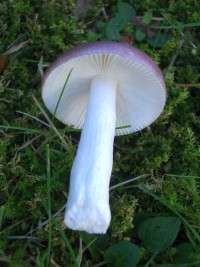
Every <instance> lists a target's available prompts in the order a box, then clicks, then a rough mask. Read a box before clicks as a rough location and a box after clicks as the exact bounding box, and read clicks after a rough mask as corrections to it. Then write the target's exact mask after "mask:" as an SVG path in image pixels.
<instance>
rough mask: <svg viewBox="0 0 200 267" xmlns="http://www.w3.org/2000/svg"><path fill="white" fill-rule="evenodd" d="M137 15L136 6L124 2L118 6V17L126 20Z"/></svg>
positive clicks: (130, 19)
mask: <svg viewBox="0 0 200 267" xmlns="http://www.w3.org/2000/svg"><path fill="white" fill-rule="evenodd" d="M135 15H136V12H135V10H134V8H133V7H132V6H131V5H129V4H127V3H124V2H121V3H120V4H119V6H118V11H117V14H116V17H119V18H122V19H124V20H125V21H132V20H133V19H134V17H135Z"/></svg>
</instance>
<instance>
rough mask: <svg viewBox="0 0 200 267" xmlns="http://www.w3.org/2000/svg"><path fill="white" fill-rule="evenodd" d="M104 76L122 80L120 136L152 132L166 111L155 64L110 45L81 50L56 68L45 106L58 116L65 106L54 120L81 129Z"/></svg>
mask: <svg viewBox="0 0 200 267" xmlns="http://www.w3.org/2000/svg"><path fill="white" fill-rule="evenodd" d="M70 71H71V74H70V77H69V80H68V82H67V84H66V86H65V88H64V89H63V87H64V85H65V83H66V79H67V77H68V75H69V73H70ZM99 74H101V75H102V74H103V75H106V76H108V77H110V78H112V79H114V80H115V81H117V88H116V90H117V97H116V117H117V119H116V135H123V134H130V133H132V132H136V131H139V130H141V129H143V128H145V127H147V126H148V125H150V124H151V123H152V122H153V121H155V120H156V119H157V118H158V117H159V115H160V114H161V112H162V111H163V108H164V105H165V101H166V87H165V82H164V79H163V76H162V73H161V71H160V69H159V68H158V66H157V65H156V64H155V62H154V61H153V60H152V59H151V58H150V57H149V56H147V55H146V54H145V53H143V52H142V51H140V50H139V49H137V48H134V47H132V46H130V45H128V44H124V43H116V42H106V41H103V42H93V43H89V44H83V45H79V46H77V47H75V48H73V49H71V50H70V51H68V52H67V53H64V54H62V55H61V56H60V57H58V58H57V59H56V60H55V61H54V62H53V63H52V64H51V66H50V67H49V68H48V70H47V71H46V73H45V76H44V80H43V83H42V98H43V101H44V103H45V105H46V106H47V108H48V109H49V111H50V112H51V113H52V114H54V111H55V109H56V106H57V103H58V101H60V102H59V105H58V107H57V110H56V114H55V117H56V118H57V119H58V120H60V121H62V122H63V123H65V124H66V125H69V126H71V127H74V128H77V129H81V128H82V127H83V124H84V120H85V115H86V110H87V104H88V101H89V95H90V84H91V80H92V78H93V77H94V76H96V75H99ZM62 92H63V94H62V96H61V93H62ZM59 98H60V100H59Z"/></svg>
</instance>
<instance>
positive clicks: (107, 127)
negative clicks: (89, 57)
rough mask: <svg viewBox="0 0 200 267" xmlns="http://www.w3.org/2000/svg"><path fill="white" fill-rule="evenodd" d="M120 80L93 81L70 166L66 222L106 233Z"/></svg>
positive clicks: (109, 215) (88, 230) (101, 79)
mask: <svg viewBox="0 0 200 267" xmlns="http://www.w3.org/2000/svg"><path fill="white" fill-rule="evenodd" d="M116 90H117V83H116V81H114V80H111V79H110V78H107V77H106V76H105V75H98V76H95V77H94V78H93V79H92V81H91V91H90V98H89V103H88V108H87V113H86V118H85V122H84V127H83V131H82V135H81V139H80V143H79V147H78V151H77V154H76V157H75V161H74V164H73V167H72V170H71V177H70V191H69V198H68V202H67V207H66V213H65V224H66V225H67V226H68V227H69V228H71V229H74V230H83V231H86V232H89V233H105V232H106V230H107V228H108V226H109V224H110V219H111V214H110V207H109V183H110V176H111V172H112V164H113V141H114V136H115V124H116Z"/></svg>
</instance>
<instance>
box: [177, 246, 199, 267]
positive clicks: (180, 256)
mask: <svg viewBox="0 0 200 267" xmlns="http://www.w3.org/2000/svg"><path fill="white" fill-rule="evenodd" d="M186 251H187V253H185V252H186ZM194 252H195V250H194V247H193V246H192V245H191V244H190V243H183V244H181V245H179V246H178V247H177V252H176V254H175V255H174V262H175V263H186V262H187V263H191V262H194V260H192V258H191V255H192V253H194Z"/></svg>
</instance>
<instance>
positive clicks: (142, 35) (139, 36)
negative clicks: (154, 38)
mask: <svg viewBox="0 0 200 267" xmlns="http://www.w3.org/2000/svg"><path fill="white" fill-rule="evenodd" d="M145 36H146V34H145V33H144V32H142V31H141V30H139V29H138V30H136V32H135V39H136V40H137V41H138V42H140V41H142V40H144V38H145Z"/></svg>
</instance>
